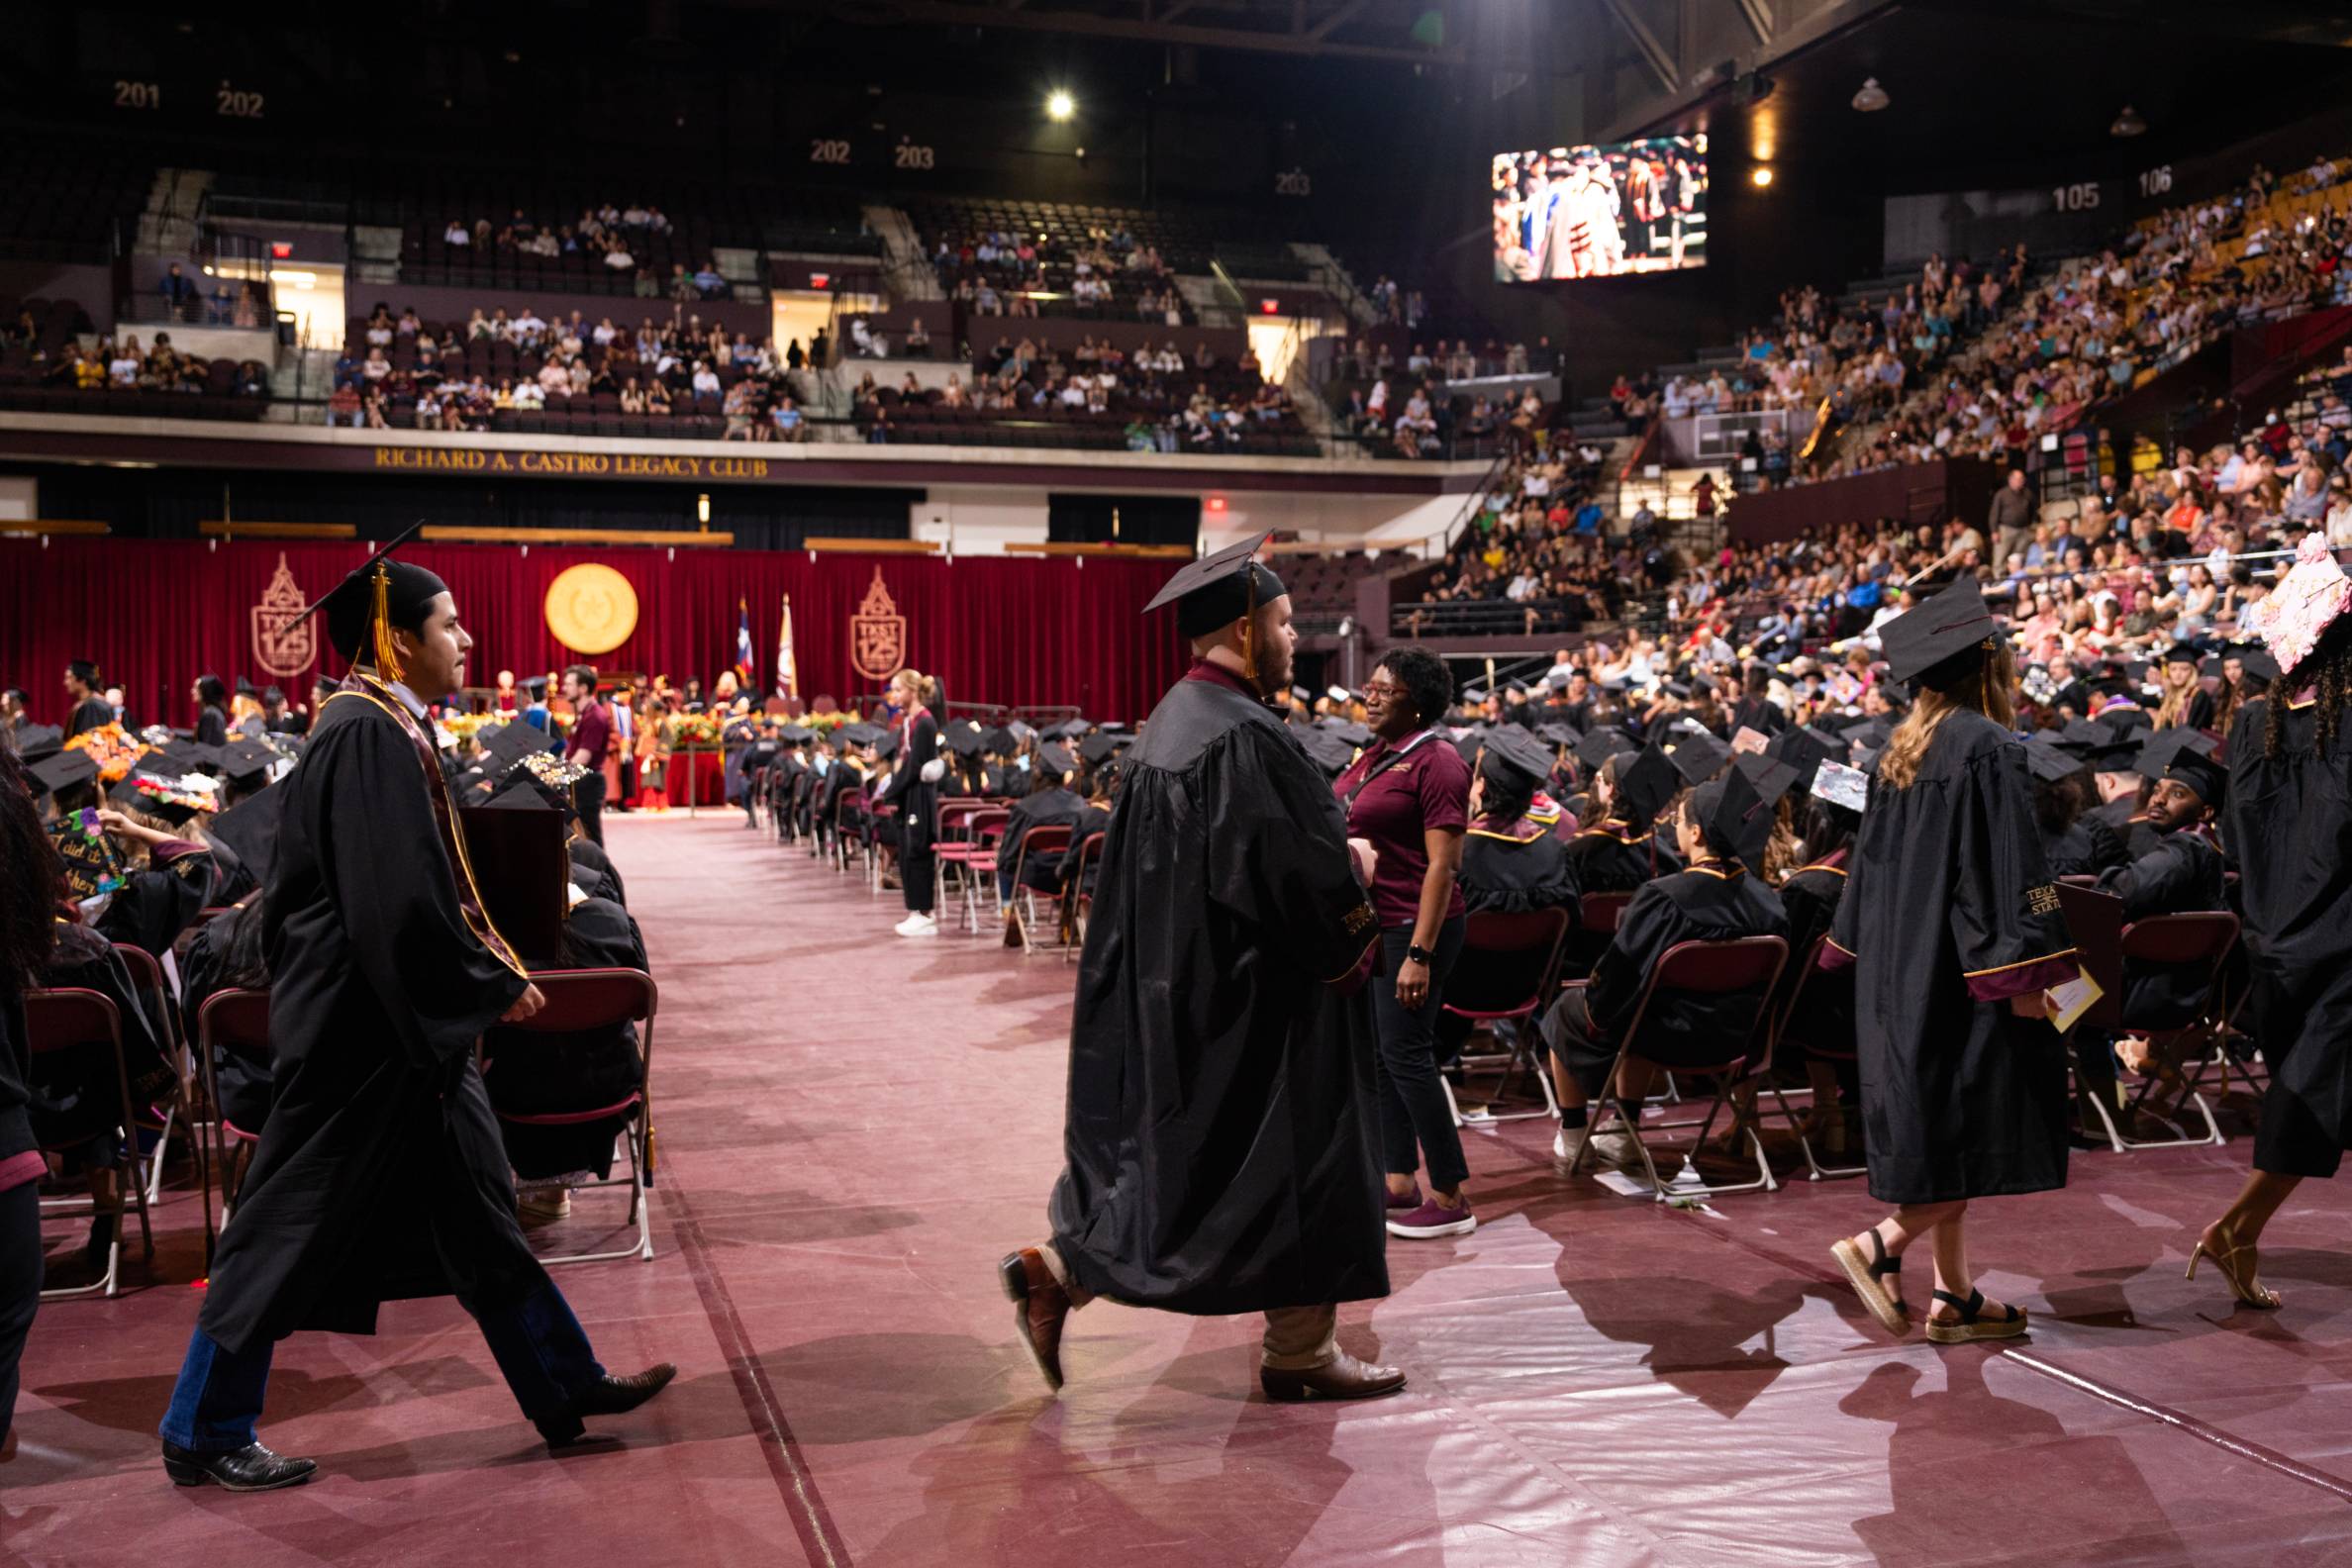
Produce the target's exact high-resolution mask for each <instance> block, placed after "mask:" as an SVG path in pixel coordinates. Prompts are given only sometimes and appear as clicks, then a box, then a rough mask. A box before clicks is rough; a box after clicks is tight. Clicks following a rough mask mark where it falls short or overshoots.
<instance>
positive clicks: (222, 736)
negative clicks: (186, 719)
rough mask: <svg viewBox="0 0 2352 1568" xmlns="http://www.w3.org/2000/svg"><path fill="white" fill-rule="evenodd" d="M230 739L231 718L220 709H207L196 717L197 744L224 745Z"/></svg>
mask: <svg viewBox="0 0 2352 1568" xmlns="http://www.w3.org/2000/svg"><path fill="white" fill-rule="evenodd" d="M228 739H229V716H228V715H227V714H225V713H223V712H221V710H220V709H218V708H207V709H205V710H204V712H202V713H200V714H198V715H197V716H196V743H197V744H199V745H214V746H217V745H222V744H224V743H226V742H227V741H228Z"/></svg>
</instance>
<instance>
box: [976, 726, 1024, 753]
mask: <svg viewBox="0 0 2352 1568" xmlns="http://www.w3.org/2000/svg"><path fill="white" fill-rule="evenodd" d="M1020 744H1021V742H1020V741H1019V740H1018V739H1016V738H1015V737H1014V735H1013V727H1012V726H1011V725H1004V726H1000V727H999V728H997V729H994V730H991V731H989V732H988V733H987V734H986V735H982V736H981V737H980V749H981V750H983V751H993V752H995V753H996V754H997V755H998V756H1006V755H1009V754H1010V753H1012V752H1013V751H1014V750H1015V749H1017V748H1018V747H1019V746H1020Z"/></svg>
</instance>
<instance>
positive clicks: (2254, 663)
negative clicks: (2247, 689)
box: [2238, 648, 2279, 686]
mask: <svg viewBox="0 0 2352 1568" xmlns="http://www.w3.org/2000/svg"><path fill="white" fill-rule="evenodd" d="M2238 673H2239V675H2240V676H2241V677H2242V678H2243V679H2244V680H2247V681H2251V682H2253V683H2254V684H2256V685H2259V686H2268V685H2270V684H2271V682H2273V681H2275V680H2277V679H2278V678H2279V661H2278V660H2277V659H2275V658H2272V657H2271V656H2270V650H2269V649H2267V648H2248V649H2247V650H2246V651H2245V652H2243V653H2241V654H2239V655H2238Z"/></svg>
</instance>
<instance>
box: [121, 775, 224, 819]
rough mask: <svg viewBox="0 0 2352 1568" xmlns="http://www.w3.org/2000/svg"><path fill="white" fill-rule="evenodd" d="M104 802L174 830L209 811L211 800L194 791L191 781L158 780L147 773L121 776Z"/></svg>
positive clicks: (208, 794)
mask: <svg viewBox="0 0 2352 1568" xmlns="http://www.w3.org/2000/svg"><path fill="white" fill-rule="evenodd" d="M206 782H207V783H209V782H211V781H210V780H207V781H206ZM106 798H107V799H108V800H111V801H113V802H114V803H115V804H116V805H117V806H120V807H121V808H123V809H124V810H125V811H135V812H139V813H141V814H142V815H144V816H147V817H152V818H154V819H155V820H156V821H157V822H163V823H169V824H171V825H172V826H173V827H175V828H176V827H178V826H179V825H180V824H182V823H184V822H186V821H188V820H189V819H190V818H192V817H194V816H196V815H197V814H198V813H199V812H208V811H211V810H212V809H213V807H212V805H211V804H209V803H210V802H211V801H212V799H213V797H212V796H211V794H210V793H209V792H207V791H205V790H203V789H201V788H197V787H195V786H194V785H193V783H192V781H191V780H189V779H180V778H160V777H157V776H156V775H154V774H151V773H132V774H129V775H127V776H125V777H124V778H122V779H121V780H119V781H118V782H117V783H116V784H115V787H114V788H113V789H110V790H108V791H107V792H106ZM200 802H202V803H206V804H199V803H200Z"/></svg>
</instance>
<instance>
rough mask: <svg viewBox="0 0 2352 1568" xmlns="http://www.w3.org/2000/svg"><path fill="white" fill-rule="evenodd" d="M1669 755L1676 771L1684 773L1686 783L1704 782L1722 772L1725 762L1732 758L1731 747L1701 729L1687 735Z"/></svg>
mask: <svg viewBox="0 0 2352 1568" xmlns="http://www.w3.org/2000/svg"><path fill="white" fill-rule="evenodd" d="M1669 756H1670V759H1671V760H1672V761H1673V763H1674V771H1675V772H1677V773H1680V774H1681V775H1682V777H1683V782H1684V783H1686V784H1704V783H1706V782H1707V781H1708V780H1709V779H1711V778H1713V777H1715V775H1716V774H1717V773H1719V772H1721V771H1722V768H1723V764H1724V763H1725V762H1728V761H1729V760H1731V748H1730V747H1729V746H1727V745H1725V744H1723V742H1722V741H1720V740H1717V739H1716V738H1715V736H1714V735H1710V734H1708V733H1707V732H1706V731H1701V732H1700V733H1699V734H1697V735H1690V736H1687V737H1685V738H1684V739H1683V741H1682V742H1681V743H1680V744H1678V745H1677V746H1676V747H1675V748H1674V750H1673V751H1672V752H1671V753H1670V754H1669Z"/></svg>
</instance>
